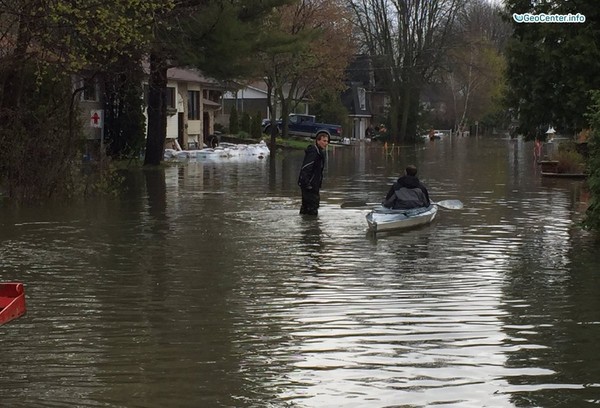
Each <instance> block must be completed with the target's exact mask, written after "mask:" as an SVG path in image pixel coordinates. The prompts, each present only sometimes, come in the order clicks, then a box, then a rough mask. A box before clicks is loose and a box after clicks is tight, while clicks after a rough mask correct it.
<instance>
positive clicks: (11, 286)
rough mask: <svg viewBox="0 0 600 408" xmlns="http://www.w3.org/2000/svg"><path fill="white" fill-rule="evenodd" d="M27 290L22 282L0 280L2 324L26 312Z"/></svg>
mask: <svg viewBox="0 0 600 408" xmlns="http://www.w3.org/2000/svg"><path fill="white" fill-rule="evenodd" d="M26 311H27V308H26V307H25V290H24V288H23V284H22V283H20V282H8V283H2V282H0V324H4V323H8V322H10V321H11V320H13V319H16V318H17V317H20V316H22V315H24V314H25V312H26Z"/></svg>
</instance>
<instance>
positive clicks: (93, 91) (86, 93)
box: [80, 78, 99, 102]
mask: <svg viewBox="0 0 600 408" xmlns="http://www.w3.org/2000/svg"><path fill="white" fill-rule="evenodd" d="M80 85H81V86H82V87H83V92H81V100H82V101H86V102H98V100H99V99H98V83H97V82H96V80H95V79H90V78H82V79H81V82H80Z"/></svg>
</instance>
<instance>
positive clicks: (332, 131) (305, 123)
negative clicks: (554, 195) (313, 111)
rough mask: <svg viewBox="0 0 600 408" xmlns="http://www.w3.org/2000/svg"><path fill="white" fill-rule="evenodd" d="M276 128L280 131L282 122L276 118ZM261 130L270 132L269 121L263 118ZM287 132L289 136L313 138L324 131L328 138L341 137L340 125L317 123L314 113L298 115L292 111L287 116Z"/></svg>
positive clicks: (336, 138)
mask: <svg viewBox="0 0 600 408" xmlns="http://www.w3.org/2000/svg"><path fill="white" fill-rule="evenodd" d="M276 123H277V129H278V130H279V133H281V128H282V126H283V125H282V122H281V120H278V121H277V122H276ZM263 132H264V133H267V134H270V133H271V121H269V120H263ZM288 133H289V135H290V136H302V137H311V138H313V139H314V138H315V137H316V136H317V135H318V134H320V133H325V134H326V135H328V136H329V139H330V140H341V139H342V127H341V126H340V125H331V124H328V123H318V122H317V121H316V117H315V116H314V115H300V114H297V113H292V114H290V116H289V117H288Z"/></svg>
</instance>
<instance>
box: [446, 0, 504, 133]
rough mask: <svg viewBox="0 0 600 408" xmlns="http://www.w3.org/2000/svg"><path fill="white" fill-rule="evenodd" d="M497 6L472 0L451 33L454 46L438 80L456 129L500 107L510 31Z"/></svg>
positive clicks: (480, 119) (479, 119)
mask: <svg viewBox="0 0 600 408" xmlns="http://www.w3.org/2000/svg"><path fill="white" fill-rule="evenodd" d="M508 28H509V26H508V24H507V23H505V22H504V21H503V20H502V15H501V13H500V8H499V7H498V6H495V5H493V4H490V3H485V2H482V1H474V2H472V3H469V4H468V5H467V7H466V9H465V10H464V12H463V13H460V14H459V17H458V19H457V24H456V31H455V32H454V33H453V35H454V37H455V40H454V41H453V43H454V44H455V45H456V46H455V47H453V48H451V49H449V51H448V54H447V64H448V67H447V68H445V69H444V68H443V69H442V70H441V81H442V83H444V84H445V85H446V86H447V88H448V90H449V95H448V98H447V99H446V106H448V107H449V109H448V110H447V112H448V113H449V116H450V119H451V121H452V123H453V127H454V128H455V129H460V128H464V127H465V126H467V125H468V123H467V122H468V121H469V120H470V121H482V120H483V119H484V118H486V117H487V115H491V114H493V113H495V112H496V111H498V110H501V109H502V104H501V100H502V95H503V92H504V86H503V85H504V73H505V72H504V71H505V65H506V64H505V60H504V57H503V55H502V51H503V47H504V45H503V44H505V43H506V41H507V40H508V38H509V36H510V34H509V32H510V31H509V30H508Z"/></svg>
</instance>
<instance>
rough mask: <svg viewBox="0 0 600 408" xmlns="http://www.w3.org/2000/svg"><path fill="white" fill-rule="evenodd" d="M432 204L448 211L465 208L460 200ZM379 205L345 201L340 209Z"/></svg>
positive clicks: (433, 202)
mask: <svg viewBox="0 0 600 408" xmlns="http://www.w3.org/2000/svg"><path fill="white" fill-rule="evenodd" d="M431 204H434V205H437V206H438V207H442V208H446V209H448V210H460V209H461V208H463V203H462V201H460V200H442V201H438V202H435V201H432V202H431ZM377 205H381V203H367V202H364V201H359V200H354V201H344V202H343V203H342V204H341V206H340V207H342V208H362V207H375V206H377Z"/></svg>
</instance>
